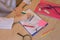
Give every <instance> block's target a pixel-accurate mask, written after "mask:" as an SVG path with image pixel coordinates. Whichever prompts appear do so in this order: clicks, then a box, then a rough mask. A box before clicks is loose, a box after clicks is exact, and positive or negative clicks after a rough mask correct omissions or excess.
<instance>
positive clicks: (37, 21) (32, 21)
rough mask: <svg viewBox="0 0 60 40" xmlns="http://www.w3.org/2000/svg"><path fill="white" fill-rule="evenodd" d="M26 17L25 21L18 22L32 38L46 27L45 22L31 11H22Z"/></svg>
mask: <svg viewBox="0 0 60 40" xmlns="http://www.w3.org/2000/svg"><path fill="white" fill-rule="evenodd" d="M24 12H25V13H26V14H29V15H27V16H28V17H27V19H25V20H22V21H20V23H21V25H22V26H23V27H24V28H25V29H26V30H27V31H28V33H29V34H31V35H32V36H34V35H35V34H36V33H38V32H39V31H40V30H41V29H43V28H44V27H46V26H47V24H48V23H47V22H46V21H44V20H42V19H41V18H40V17H39V16H38V15H37V14H36V13H34V12H33V11H32V10H31V9H27V10H26V11H24Z"/></svg>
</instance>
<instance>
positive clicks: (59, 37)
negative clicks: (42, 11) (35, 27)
mask: <svg viewBox="0 0 60 40" xmlns="http://www.w3.org/2000/svg"><path fill="white" fill-rule="evenodd" d="M38 1H39V0H36V1H35V0H33V1H32V4H31V5H29V6H26V7H25V9H27V8H31V9H32V10H34V8H35V7H36V5H37V3H38ZM49 1H51V2H52V0H49ZM54 1H55V2H56V3H59V0H58V1H56V0H53V2H54ZM40 17H41V18H42V19H43V20H45V21H47V22H48V26H47V27H45V28H44V29H42V30H41V31H39V32H38V33H37V34H36V35H35V36H33V37H32V39H33V40H60V20H57V19H53V18H51V17H47V16H44V15H40ZM50 28H55V29H54V30H53V31H52V32H50V33H49V34H47V35H46V36H44V37H41V36H42V33H44V32H45V31H47V30H49V29H50ZM18 32H19V33H21V34H23V35H24V34H28V32H27V31H26V30H25V29H24V28H23V27H22V26H21V25H20V24H19V23H17V24H14V25H13V28H12V29H11V30H0V40H21V39H22V38H21V37H20V36H18V35H17V33H18Z"/></svg>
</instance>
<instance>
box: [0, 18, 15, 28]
mask: <svg viewBox="0 0 60 40" xmlns="http://www.w3.org/2000/svg"><path fill="white" fill-rule="evenodd" d="M13 22H14V18H5V17H0V29H12V25H13Z"/></svg>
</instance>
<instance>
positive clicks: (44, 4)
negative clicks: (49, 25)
mask: <svg viewBox="0 0 60 40" xmlns="http://www.w3.org/2000/svg"><path fill="white" fill-rule="evenodd" d="M47 4H50V5H52V6H60V4H55V3H51V2H48V1H45V0H41V1H40V2H39V3H38V5H37V7H36V8H35V10H34V11H35V12H36V13H38V14H43V15H46V16H50V17H53V18H57V19H60V15H59V14H58V13H56V12H55V10H54V9H43V10H40V11H39V7H40V6H41V7H45V6H46V5H47ZM55 9H56V10H57V11H58V12H59V13H60V8H55ZM44 10H48V12H49V13H50V14H48V13H46V12H45V11H44Z"/></svg>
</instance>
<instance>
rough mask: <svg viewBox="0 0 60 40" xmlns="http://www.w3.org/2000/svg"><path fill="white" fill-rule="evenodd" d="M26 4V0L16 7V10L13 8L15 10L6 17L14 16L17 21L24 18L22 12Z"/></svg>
mask: <svg viewBox="0 0 60 40" xmlns="http://www.w3.org/2000/svg"><path fill="white" fill-rule="evenodd" d="M25 5H26V2H24V1H23V2H22V3H21V4H20V5H19V6H18V7H17V8H15V10H13V12H11V13H10V14H9V15H8V16H6V17H8V18H9V17H12V18H14V20H15V22H18V21H20V20H21V19H22V17H23V16H22V14H21V12H22V11H23V7H24V6H25Z"/></svg>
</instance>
